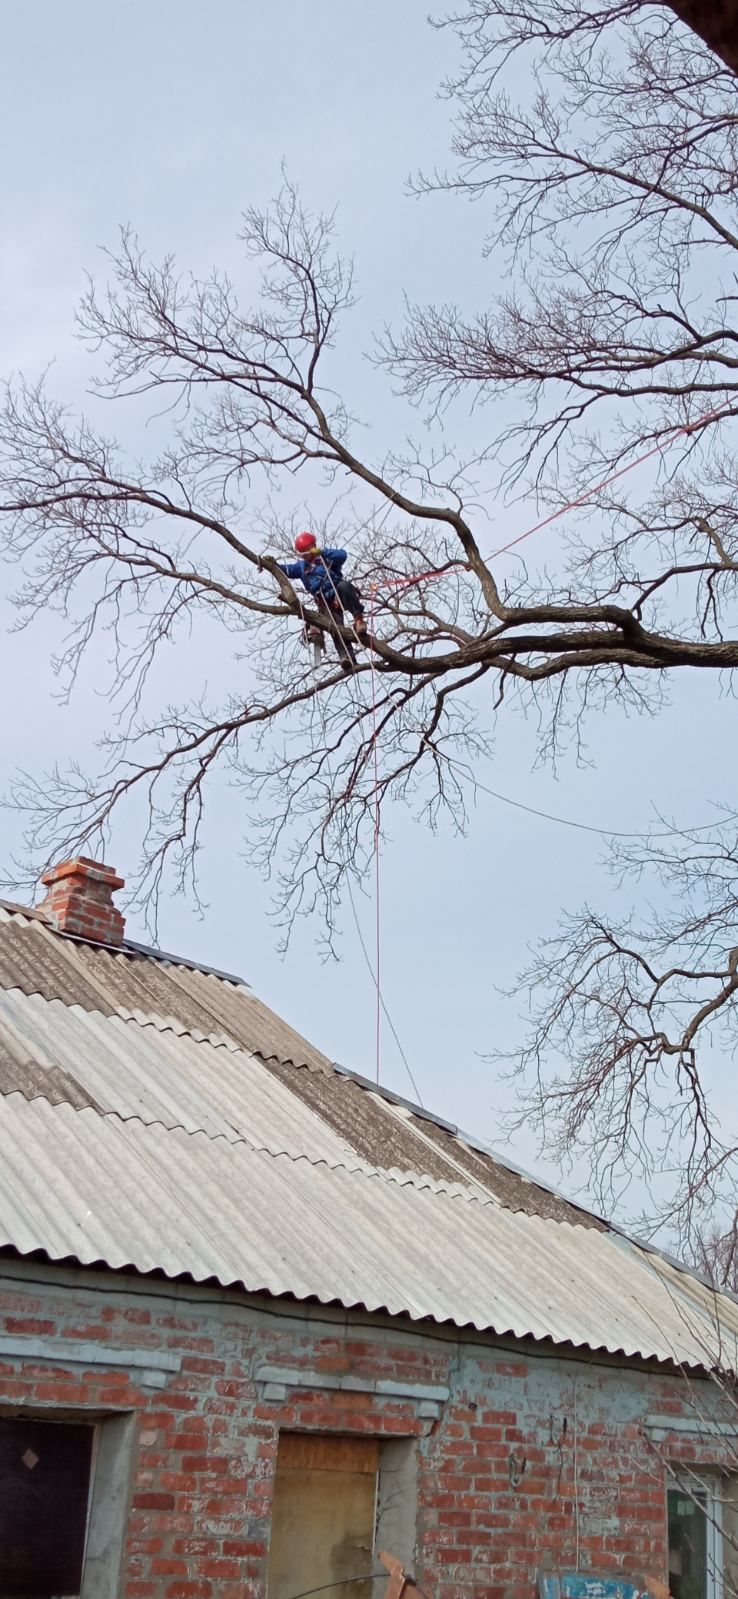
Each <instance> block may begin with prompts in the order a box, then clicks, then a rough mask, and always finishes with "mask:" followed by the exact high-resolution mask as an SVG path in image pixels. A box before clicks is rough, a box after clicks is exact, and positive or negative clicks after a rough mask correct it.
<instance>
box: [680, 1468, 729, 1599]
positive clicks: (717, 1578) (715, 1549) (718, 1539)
mask: <svg viewBox="0 0 738 1599" xmlns="http://www.w3.org/2000/svg"><path fill="white" fill-rule="evenodd" d="M721 1490H722V1478H721V1477H720V1476H719V1475H718V1474H717V1473H714V1472H710V1471H706V1472H705V1473H704V1474H701V1473H700V1472H699V1470H689V1471H688V1472H685V1471H681V1472H674V1471H673V1472H671V1473H670V1476H669V1480H668V1482H667V1484H666V1493H667V1501H666V1504H667V1543H668V1521H669V1517H668V1505H669V1499H668V1496H669V1494H670V1493H679V1494H682V1495H683V1497H685V1498H687V1499H691V1500H692V1501H693V1502H696V1503H698V1504H699V1505H700V1509H701V1510H702V1512H703V1514H704V1517H705V1599H723V1589H724V1586H725V1563H724V1554H725V1551H724V1546H723V1494H722V1491H721ZM702 1499H703V1500H704V1505H702V1504H701V1503H700V1500H702Z"/></svg>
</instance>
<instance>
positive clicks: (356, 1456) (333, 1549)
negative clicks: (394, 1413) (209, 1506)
mask: <svg viewBox="0 0 738 1599" xmlns="http://www.w3.org/2000/svg"><path fill="white" fill-rule="evenodd" d="M378 1467H379V1446H378V1443H377V1442H376V1440H375V1439H363V1438H362V1439H351V1438H325V1437H308V1436H306V1435H303V1436H300V1437H298V1436H297V1435H292V1436H289V1435H288V1436H286V1437H284V1438H282V1439H281V1440H280V1448H279V1457H278V1462H277V1478H276V1483H275V1488H274V1498H273V1502H272V1527H271V1542H270V1556H269V1599H297V1595H299V1594H302V1593H305V1592H306V1590H308V1589H312V1588H321V1589H323V1599H372V1589H373V1584H372V1583H371V1581H368V1580H367V1581H358V1582H352V1583H351V1584H350V1585H348V1584H346V1583H345V1579H346V1578H347V1577H362V1576H366V1578H369V1574H370V1573H371V1570H372V1564H373V1544H374V1524H375V1515H376V1494H377V1471H378ZM342 1579H343V1585H341V1586H339V1584H341V1583H342ZM334 1585H335V1586H334Z"/></svg>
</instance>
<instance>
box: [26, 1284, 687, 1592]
mask: <svg viewBox="0 0 738 1599" xmlns="http://www.w3.org/2000/svg"><path fill="white" fill-rule="evenodd" d="M8 1269H9V1270H12V1271H15V1270H16V1269H17V1270H20V1269H21V1268H16V1267H13V1268H8ZM33 1275H35V1276H36V1278H37V1279H39V1278H43V1277H45V1278H46V1279H47V1280H48V1281H47V1283H46V1284H44V1283H43V1282H42V1281H37V1282H36V1283H31V1282H30V1281H29V1280H25V1281H18V1282H17V1283H16V1284H15V1285H14V1284H13V1283H12V1282H11V1281H9V1279H8V1276H7V1275H2V1276H1V1277H0V1336H2V1337H3V1338H5V1339H7V1338H8V1337H9V1336H12V1337H13V1339H15V1340H20V1339H25V1338H28V1339H35V1340H38V1339H43V1340H45V1341H48V1342H50V1343H51V1344H53V1342H54V1340H55V1339H58V1338H63V1339H65V1340H69V1341H71V1342H74V1341H76V1342H78V1343H82V1342H87V1343H94V1344H96V1345H105V1346H109V1348H110V1350H111V1356H112V1353H113V1352H115V1353H116V1354H117V1355H118V1356H120V1354H121V1352H124V1351H128V1350H135V1351H142V1350H151V1351H162V1350H163V1351H166V1352H167V1354H168V1355H172V1354H174V1355H176V1356H178V1357H180V1367H179V1370H178V1371H177V1372H175V1373H174V1374H171V1375H169V1376H168V1378H167V1381H166V1386H165V1387H164V1388H163V1389H161V1390H154V1391H151V1390H146V1389H144V1388H142V1387H141V1386H140V1381H141V1379H140V1377H136V1376H135V1375H129V1374H127V1373H126V1372H124V1371H121V1370H120V1369H119V1368H118V1369H115V1367H114V1364H113V1362H112V1359H111V1368H110V1369H106V1368H105V1367H104V1366H102V1367H101V1366H98V1365H97V1364H94V1365H91V1366H90V1368H89V1369H85V1367H84V1364H82V1365H76V1364H74V1365H70V1363H69V1359H68V1357H67V1359H66V1364H65V1360H64V1359H60V1360H59V1362H58V1364H54V1363H53V1362H52V1361H49V1360H46V1359H44V1360H43V1361H38V1359H36V1360H35V1362H34V1359H27V1360H22V1359H20V1358H16V1357H15V1356H13V1357H12V1358H10V1357H9V1356H7V1355H3V1356H0V1362H1V1363H0V1406H2V1407H3V1408H7V1407H9V1406H13V1407H17V1406H26V1405H27V1406H31V1407H44V1409H45V1408H46V1407H49V1406H52V1407H56V1406H58V1407H60V1408H62V1409H64V1410H65V1411H67V1412H69V1411H72V1412H77V1411H83V1410H86V1409H89V1408H93V1409H95V1410H98V1411H100V1410H102V1411H120V1410H133V1411H135V1412H136V1413H137V1418H138V1458H137V1466H136V1475H135V1483H134V1487H133V1499H132V1509H131V1515H130V1524H129V1532H128V1540H127V1550H126V1560H125V1585H124V1593H125V1596H126V1599H216V1596H217V1599H250V1596H252V1595H253V1596H256V1595H262V1594H264V1593H265V1589H266V1559H267V1549H268V1537H269V1514H270V1500H271V1492H272V1483H273V1474H274V1468H275V1461H276V1452H277V1440H278V1431H279V1428H280V1427H287V1428H295V1427H297V1428H313V1429H315V1430H318V1431H330V1432H340V1433H368V1434H372V1435H378V1436H380V1437H396V1436H413V1437H415V1438H417V1440H418V1462H419V1476H418V1550H419V1558H418V1563H417V1575H418V1579H419V1581H420V1582H421V1584H422V1585H423V1586H424V1588H425V1589H426V1592H427V1594H428V1595H429V1599H432V1596H435V1599H456V1596H457V1595H461V1594H464V1595H470V1596H471V1599H531V1596H532V1595H533V1593H534V1584H535V1577H536V1572H537V1570H538V1568H539V1567H541V1566H547V1567H555V1566H558V1565H562V1566H565V1567H571V1566H573V1564H574V1560H575V1554H576V1549H577V1546H578V1549H579V1558H580V1564H581V1566H582V1567H583V1568H585V1569H586V1568H591V1569H594V1570H603V1569H611V1568H617V1569H621V1570H624V1571H627V1572H629V1573H631V1574H643V1573H651V1574H654V1575H657V1576H660V1577H663V1576H664V1574H665V1564H666V1550H665V1485H664V1471H663V1467H662V1465H661V1463H660V1461H659V1458H658V1450H662V1451H665V1452H668V1453H669V1454H670V1455H671V1456H673V1457H674V1458H676V1457H678V1456H680V1455H681V1456H683V1457H685V1458H690V1459H698V1458H700V1457H701V1458H703V1459H704V1460H708V1461H713V1460H715V1451H714V1448H707V1447H706V1448H704V1449H703V1448H701V1447H700V1446H699V1444H698V1445H695V1444H694V1443H689V1442H686V1443H685V1441H684V1440H683V1439H682V1440H681V1442H680V1441H674V1443H673V1445H672V1447H670V1448H669V1449H668V1451H666V1450H665V1446H664V1445H658V1446H656V1447H654V1446H653V1445H652V1444H649V1443H648V1441H647V1439H646V1437H645V1436H644V1431H643V1420H644V1418H645V1416H646V1415H651V1416H653V1415H655V1414H658V1413H663V1415H664V1416H665V1417H666V1418H668V1416H669V1415H671V1414H674V1413H679V1414H683V1415H691V1414H694V1412H695V1404H696V1401H695V1398H694V1391H693V1389H690V1388H689V1386H688V1385H687V1384H686V1383H683V1382H679V1381H678V1380H677V1379H673V1378H669V1377H668V1376H666V1375H664V1374H661V1373H658V1372H647V1371H644V1370H638V1369H636V1368H633V1367H630V1368H629V1367H627V1366H626V1365H624V1364H622V1365H620V1366H619V1365H618V1363H617V1361H612V1362H611V1364H610V1365H607V1364H604V1363H602V1362H600V1361H598V1360H597V1359H596V1358H595V1357H594V1356H592V1357H590V1358H588V1359H585V1358H582V1359H578V1360H565V1359H560V1358H556V1357H555V1356H552V1355H551V1353H550V1352H544V1351H543V1350H542V1349H541V1348H538V1349H531V1350H530V1352H528V1353H525V1352H523V1350H522V1349H521V1350H520V1351H519V1352H517V1353H516V1352H514V1351H513V1352H512V1353H511V1352H510V1350H509V1349H505V1348H504V1347H502V1346H500V1345H497V1346H495V1345H494V1344H492V1343H489V1344H487V1345H485V1344H483V1343H480V1342H478V1341H477V1342H472V1341H469V1340H466V1339H463V1338H462V1339H460V1340H459V1341H456V1340H453V1339H449V1338H447V1337H446V1336H444V1334H443V1332H442V1331H441V1330H440V1329H438V1332H437V1336H436V1337H435V1338H433V1337H425V1336H424V1335H423V1334H422V1333H421V1332H419V1331H411V1330H409V1329H403V1328H399V1326H398V1325H397V1324H395V1327H394V1328H393V1327H392V1325H391V1324H390V1323H385V1324H382V1323H380V1322H379V1321H377V1322H376V1323H375V1324H374V1327H372V1328H366V1327H362V1326H361V1325H358V1326H356V1325H355V1326H354V1327H353V1328H352V1327H351V1325H350V1319H349V1318H346V1330H345V1331H342V1330H341V1323H340V1321H339V1320H338V1318H335V1319H333V1320H332V1317H331V1312H329V1311H322V1312H320V1313H319V1315H318V1314H317V1313H316V1316H315V1319H314V1320H312V1321H310V1320H308V1319H307V1317H306V1318H305V1319H304V1320H301V1319H300V1313H299V1310H298V1311H295V1312H293V1313H291V1314H290V1315H289V1316H287V1315H284V1314H283V1313H281V1312H280V1311H279V1310H278V1308H277V1307H272V1308H271V1311H270V1313H269V1314H267V1315H265V1316H258V1317H257V1316H256V1315H255V1314H254V1313H253V1312H252V1311H250V1310H249V1308H248V1306H247V1304H246V1302H245V1301H244V1302H243V1303H240V1302H238V1301H237V1297H236V1296H233V1295H231V1296H227V1297H226V1296H223V1298H222V1300H220V1301H219V1300H218V1297H217V1296H216V1295H215V1294H211V1295H210V1296H209V1300H208V1295H207V1294H201V1293H200V1292H199V1291H198V1290H197V1289H195V1288H191V1289H185V1288H181V1289H180V1290H177V1288H175V1286H174V1285H171V1284H165V1283H160V1284H156V1285H149V1286H148V1291H146V1285H144V1284H143V1283H142V1284H140V1285H139V1287H138V1288H134V1291H133V1292H130V1291H129V1292H127V1293H125V1292H121V1290H122V1289H123V1288H125V1286H126V1284H125V1283H124V1282H123V1280H122V1279H120V1278H115V1277H114V1276H113V1275H112V1274H111V1275H110V1276H107V1277H100V1276H93V1275H92V1274H89V1275H88V1276H87V1277H86V1278H85V1277H84V1275H83V1274H76V1277H75V1278H74V1279H72V1278H71V1277H70V1278H69V1279H68V1282H69V1286H67V1287H64V1286H62V1284H63V1282H64V1281H67V1279H65V1278H64V1274H61V1273H57V1272H55V1271H54V1269H53V1268H51V1267H47V1266H43V1267H41V1266H38V1265H35V1266H31V1264H30V1263H29V1265H28V1267H27V1278H30V1277H31V1276H33ZM127 1283H128V1288H129V1290H130V1289H131V1281H130V1279H128V1280H127ZM85 1284H89V1286H85ZM178 1296H179V1297H178ZM188 1298H189V1300H190V1302H189V1303H188V1302H187V1300H188ZM265 1363H268V1364H270V1365H283V1366H285V1367H292V1368H294V1367H301V1368H303V1369H305V1370H306V1371H307V1370H309V1371H312V1372H315V1371H319V1372H320V1373H321V1374H324V1376H325V1381H326V1387H325V1389H315V1388H306V1389H301V1388H293V1389H290V1391H289V1394H288V1398H287V1400H286V1402H284V1403H282V1402H276V1403H275V1402H274V1401H268V1400H266V1399H265V1398H264V1395H263V1385H262V1384H260V1383H258V1382H257V1381H256V1380H255V1379H256V1372H257V1371H258V1369H259V1367H260V1366H262V1365H264V1364H265ZM343 1373H351V1374H352V1375H353V1376H354V1377H355V1378H359V1377H366V1378H367V1379H369V1380H372V1379H378V1378H390V1379H392V1380H393V1381H396V1382H402V1383H410V1384H418V1383H419V1384H442V1385H446V1386H448V1387H449V1388H450V1390H451V1398H450V1399H449V1401H448V1402H447V1403H446V1404H445V1405H444V1406H443V1407H442V1414H441V1416H440V1418H439V1419H438V1420H434V1419H429V1418H424V1417H421V1416H419V1414H418V1405H417V1404H416V1402H415V1401H411V1400H407V1399H398V1398H391V1397H387V1398H378V1397H377V1396H376V1395H375V1394H372V1393H366V1392H354V1393H340V1392H338V1391H336V1389H335V1383H336V1380H337V1377H338V1376H339V1375H340V1374H343ZM332 1385H333V1386H332ZM716 1463H717V1462H716ZM378 1591H379V1592H380V1593H381V1591H382V1590H381V1587H378Z"/></svg>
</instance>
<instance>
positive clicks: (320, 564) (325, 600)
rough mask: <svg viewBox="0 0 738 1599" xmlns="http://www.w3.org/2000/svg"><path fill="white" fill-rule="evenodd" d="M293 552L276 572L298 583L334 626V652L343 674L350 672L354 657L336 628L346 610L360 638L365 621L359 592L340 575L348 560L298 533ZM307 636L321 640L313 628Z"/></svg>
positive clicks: (340, 552)
mask: <svg viewBox="0 0 738 1599" xmlns="http://www.w3.org/2000/svg"><path fill="white" fill-rule="evenodd" d="M295 551H296V554H297V556H298V559H297V560H296V561H289V562H287V564H286V565H285V564H284V563H283V562H282V561H278V562H277V565H278V567H279V570H280V572H284V574H285V577H288V578H290V580H291V581H292V582H300V583H302V585H303V588H306V589H307V591H308V594H309V595H311V597H312V598H313V599H314V600H315V601H316V602H317V605H318V609H319V610H321V611H323V612H324V613H325V615H326V616H327V617H328V618H329V619H330V620H331V621H332V622H334V623H336V624H337V628H335V629H334V630H333V639H334V643H335V646H336V652H337V654H338V657H339V660H340V662H341V667H342V669H343V671H344V672H351V671H353V668H354V666H355V664H356V657H355V655H354V652H353V648H352V646H351V645H350V644H349V643H347V641H346V639H344V638H343V637H342V635H341V633H340V632H339V631H338V629H339V628H341V627H343V623H344V611H350V613H351V616H352V617H353V626H354V632H355V633H356V635H357V637H358V638H360V639H361V638H363V637H364V636H365V634H366V622H365V620H364V606H363V604H362V599H361V595H360V593H359V590H358V589H357V587H356V585H355V584H354V583H349V582H348V580H347V579H346V578H345V577H344V576H343V568H344V566H345V564H346V561H347V559H348V554H347V551H346V550H338V549H326V550H321V549H319V547H318V544H317V541H316V539H315V535H314V534H313V533H298V535H297V538H296V539H295ZM307 636H308V639H309V640H310V641H311V642H313V641H315V640H318V639H320V638H321V634H320V631H319V629H317V628H308V631H307Z"/></svg>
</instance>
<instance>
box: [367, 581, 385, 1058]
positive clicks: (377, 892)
mask: <svg viewBox="0 0 738 1599" xmlns="http://www.w3.org/2000/svg"><path fill="white" fill-rule="evenodd" d="M369 617H370V629H369V631H370V632H371V633H373V632H374V605H373V601H372V600H371V599H370V601H369ZM369 668H370V679H371V691H372V753H373V760H374V902H375V919H374V920H375V957H374V959H375V970H376V974H377V975H376V986H377V1013H376V1049H375V1054H376V1072H377V1082H379V1072H380V1063H381V1048H382V972H381V960H382V879H381V864H380V862H381V853H380V848H379V820H380V819H379V752H378V750H377V673H376V667H375V665H374V651H373V649H370V650H369Z"/></svg>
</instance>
